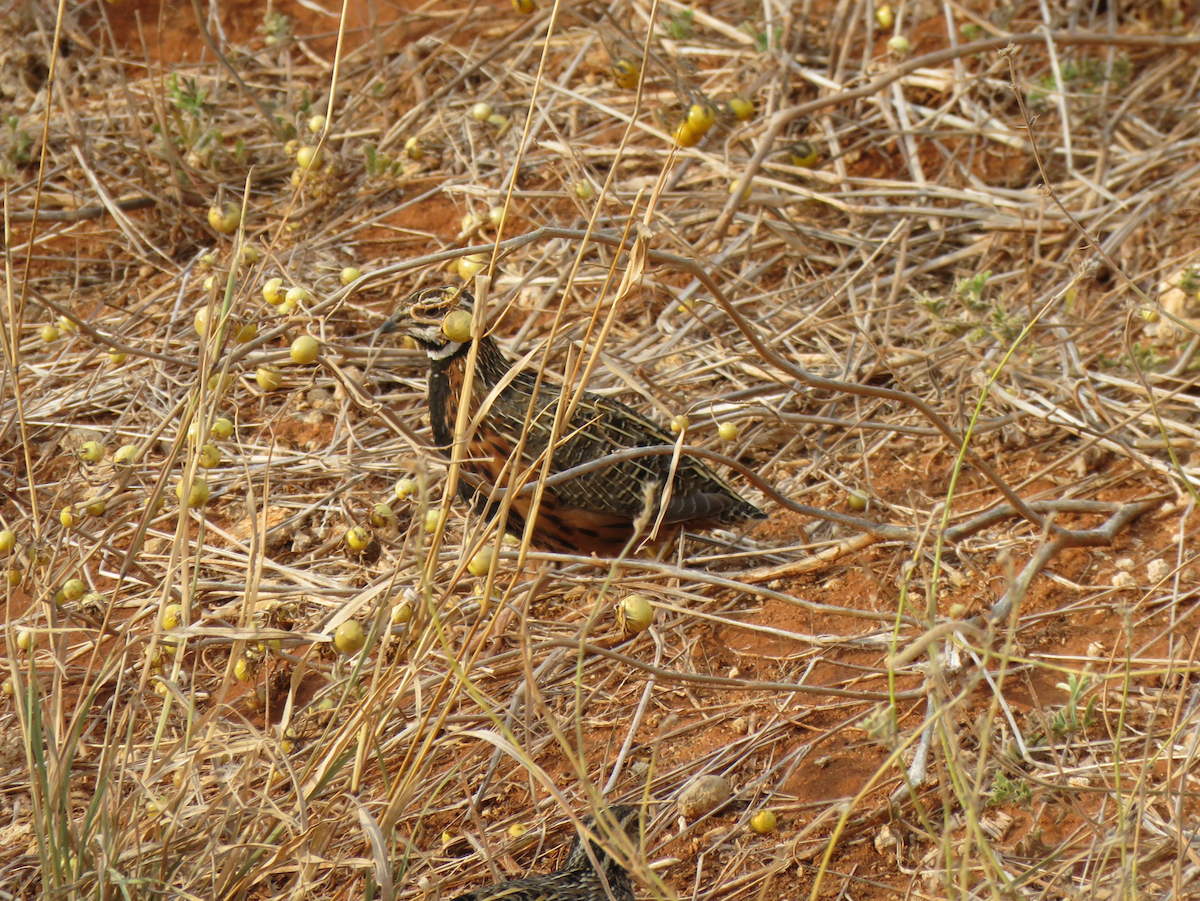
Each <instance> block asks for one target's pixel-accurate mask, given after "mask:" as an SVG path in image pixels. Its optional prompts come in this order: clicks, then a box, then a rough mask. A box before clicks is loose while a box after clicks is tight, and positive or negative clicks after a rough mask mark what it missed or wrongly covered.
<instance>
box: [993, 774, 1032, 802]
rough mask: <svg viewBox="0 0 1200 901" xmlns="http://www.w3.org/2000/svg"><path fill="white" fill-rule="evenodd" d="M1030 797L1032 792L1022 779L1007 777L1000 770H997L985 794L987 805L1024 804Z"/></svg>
mask: <svg viewBox="0 0 1200 901" xmlns="http://www.w3.org/2000/svg"><path fill="white" fill-rule="evenodd" d="M1031 797H1033V792H1032V791H1030V789H1029V783H1027V782H1026V781H1025V780H1024V779H1009V778H1008V776H1006V775H1005V774H1004V772H1003V771H1002V770H997V771H996V775H995V777H994V778H993V779H992V790H991V791H990V792H988V795H987V803H988V806H989V807H991V806H993V805H996V804H1009V803H1012V804H1025V803H1027V802H1028V801H1029V799H1030V798H1031Z"/></svg>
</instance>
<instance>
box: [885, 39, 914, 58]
mask: <svg viewBox="0 0 1200 901" xmlns="http://www.w3.org/2000/svg"><path fill="white" fill-rule="evenodd" d="M911 49H912V44H910V43H909V40H908V38H906V37H905V36H904V35H902V34H894V35H892V36H891V37H890V38H888V50H891V51H892V53H894V54H896V56H904V55H906V54H907V53H908V51H909V50H911Z"/></svg>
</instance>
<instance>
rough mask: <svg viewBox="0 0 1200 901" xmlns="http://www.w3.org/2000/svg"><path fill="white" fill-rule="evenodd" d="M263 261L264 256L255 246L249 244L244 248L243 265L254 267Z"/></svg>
mask: <svg viewBox="0 0 1200 901" xmlns="http://www.w3.org/2000/svg"><path fill="white" fill-rule="evenodd" d="M261 259H262V254H261V253H259V250H258V248H257V247H255V246H254V245H253V244H247V245H246V246H245V247H243V248H242V265H244V266H253V265H254V264H255V263H257V262H258V261H259V260H261Z"/></svg>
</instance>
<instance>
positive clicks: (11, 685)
mask: <svg viewBox="0 0 1200 901" xmlns="http://www.w3.org/2000/svg"><path fill="white" fill-rule="evenodd" d="M0 692H4V694H6V695H8V696H9V697H10V698H11V697H12V696H13V695H15V694H16V693H17V683H16V682H14V681H13V680H12V677H11V676H10V677H9V678H7V679H5V680H4V682H3V683H0Z"/></svg>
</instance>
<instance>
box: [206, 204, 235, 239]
mask: <svg viewBox="0 0 1200 901" xmlns="http://www.w3.org/2000/svg"><path fill="white" fill-rule="evenodd" d="M208 224H209V225H211V226H212V228H213V231H215V232H217V233H218V234H222V235H231V234H233V233H234V232H235V231H237V229H238V226H239V225H241V224H242V208H241V207H240V206H238V205H237V204H236V203H231V202H229V201H226V202H225V204H224V206H210V207H209V208H208Z"/></svg>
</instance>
